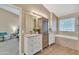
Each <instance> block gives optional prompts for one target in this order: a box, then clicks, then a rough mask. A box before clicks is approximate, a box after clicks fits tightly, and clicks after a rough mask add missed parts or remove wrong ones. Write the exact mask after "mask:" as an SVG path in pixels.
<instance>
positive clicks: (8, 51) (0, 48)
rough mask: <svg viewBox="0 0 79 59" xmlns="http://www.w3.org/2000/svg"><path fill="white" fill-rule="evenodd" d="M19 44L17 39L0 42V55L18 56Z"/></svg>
mask: <svg viewBox="0 0 79 59" xmlns="http://www.w3.org/2000/svg"><path fill="white" fill-rule="evenodd" d="M18 54H19V43H18V40H17V39H11V40H6V41H4V42H0V55H18Z"/></svg>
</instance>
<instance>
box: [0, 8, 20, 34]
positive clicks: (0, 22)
mask: <svg viewBox="0 0 79 59" xmlns="http://www.w3.org/2000/svg"><path fill="white" fill-rule="evenodd" d="M18 25H19V17H18V16H17V15H15V14H12V13H10V12H8V11H6V10H3V9H0V32H1V31H2V32H8V33H12V32H13V29H12V27H17V26H18Z"/></svg>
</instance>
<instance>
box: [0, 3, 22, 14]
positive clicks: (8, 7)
mask: <svg viewBox="0 0 79 59" xmlns="http://www.w3.org/2000/svg"><path fill="white" fill-rule="evenodd" d="M0 8H2V9H5V10H7V11H9V12H11V13H14V14H16V15H19V14H20V8H18V7H16V6H14V5H9V4H1V5H0Z"/></svg>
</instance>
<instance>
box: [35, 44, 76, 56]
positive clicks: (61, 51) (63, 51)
mask: <svg viewBox="0 0 79 59" xmlns="http://www.w3.org/2000/svg"><path fill="white" fill-rule="evenodd" d="M36 55H77V51H75V50H73V49H70V48H66V47H62V46H60V45H56V44H54V45H52V46H50V47H48V48H45V49H44V50H43V51H41V52H38V53H37V54H36Z"/></svg>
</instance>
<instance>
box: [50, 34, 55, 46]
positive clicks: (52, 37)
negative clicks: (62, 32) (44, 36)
mask: <svg viewBox="0 0 79 59" xmlns="http://www.w3.org/2000/svg"><path fill="white" fill-rule="evenodd" d="M53 43H55V35H54V34H53V33H49V46H50V45H51V44H53Z"/></svg>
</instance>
